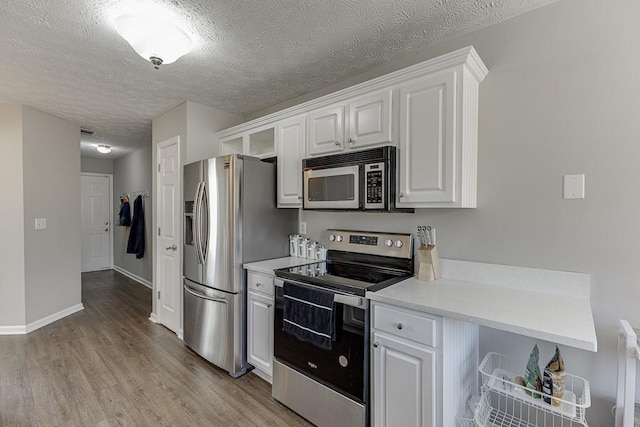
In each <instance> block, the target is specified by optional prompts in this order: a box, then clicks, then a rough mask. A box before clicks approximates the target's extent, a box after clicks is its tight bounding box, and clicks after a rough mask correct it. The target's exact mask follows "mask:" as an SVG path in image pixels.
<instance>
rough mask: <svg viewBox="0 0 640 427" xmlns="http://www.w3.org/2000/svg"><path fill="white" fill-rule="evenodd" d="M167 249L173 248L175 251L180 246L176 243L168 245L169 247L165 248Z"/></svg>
mask: <svg viewBox="0 0 640 427" xmlns="http://www.w3.org/2000/svg"><path fill="white" fill-rule="evenodd" d="M165 249H166V250H169V249H171V250H172V251H175V250H176V249H178V246H176V245H171V246H169V247H167V248H165Z"/></svg>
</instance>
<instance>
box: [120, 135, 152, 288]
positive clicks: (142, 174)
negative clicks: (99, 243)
mask: <svg viewBox="0 0 640 427" xmlns="http://www.w3.org/2000/svg"><path fill="white" fill-rule="evenodd" d="M151 171H152V169H151V145H149V147H146V148H141V149H139V150H136V151H134V152H132V153H130V154H127V155H126V156H122V157H118V158H117V159H115V160H114V161H113V198H114V201H113V206H114V210H115V211H116V212H115V213H114V215H115V216H114V221H115V222H116V223H117V220H118V217H117V214H118V211H119V209H120V195H121V194H131V195H132V197H131V200H130V204H131V208H132V212H131V213H132V215H133V202H134V200H135V198H134V197H133V192H135V191H147V192H148V193H149V196H150V197H148V198H146V199H143V204H144V213H145V217H144V220H145V254H144V257H142V258H140V259H137V258H136V256H135V254H128V253H127V242H128V240H129V228H125V227H115V228H114V229H113V263H114V264H115V265H116V266H118V267H120V268H122V269H124V270H126V271H128V272H130V273H133V274H135V275H136V276H139V277H141V278H143V279H145V280H147V281H149V282H151V276H152V275H151V265H152V262H151V261H152V251H151V230H152V228H151V219H152V218H151V212H152V206H153V197H151Z"/></svg>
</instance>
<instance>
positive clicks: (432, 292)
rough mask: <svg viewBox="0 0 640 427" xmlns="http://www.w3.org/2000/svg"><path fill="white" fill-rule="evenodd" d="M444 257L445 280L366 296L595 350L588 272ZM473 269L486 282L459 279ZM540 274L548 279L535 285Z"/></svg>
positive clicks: (416, 282) (407, 283) (394, 287)
mask: <svg viewBox="0 0 640 427" xmlns="http://www.w3.org/2000/svg"><path fill="white" fill-rule="evenodd" d="M441 261H442V275H443V278H442V279H439V280H436V281H433V282H423V281H419V280H417V279H415V278H411V279H408V280H405V281H403V282H400V283H397V284H395V285H392V286H390V287H388V288H385V289H382V290H380V291H377V292H367V298H369V299H370V300H374V301H380V302H385V303H388V304H393V305H397V306H401V307H405V308H410V309H414V310H418V311H422V312H426V313H431V314H436V315H439V316H444V317H450V318H454V319H459V320H463V321H468V322H473V323H476V324H479V325H482V326H487V327H490V328H494V329H499V330H503V331H507V332H513V333H516V334H521V335H526V336H529V337H533V338H538V339H542V340H545V341H550V342H554V343H557V344H563V345H568V346H571V347H576V348H580V349H583V350H589V351H597V346H598V344H597V339H596V333H595V327H594V323H593V315H592V313H591V303H590V300H589V286H590V277H589V275H588V274H581V273H567V272H556V271H550V270H537V269H528V268H519V267H509V266H497V265H494V264H481V263H469V262H466V261H454V260H441ZM485 266H486V268H485ZM471 272H472V273H473V277H479V280H481V281H482V283H479V282H477V281H475V280H474V281H473V282H472V281H468V280H458V279H459V278H461V277H463V278H467V277H469V276H470V273H471ZM476 274H477V275H476ZM447 276H449V277H447ZM542 278H544V279H545V280H546V281H544V283H543V282H540V283H536V281H537V280H540V279H542ZM492 279H493V280H495V283H492V282H491V281H492Z"/></svg>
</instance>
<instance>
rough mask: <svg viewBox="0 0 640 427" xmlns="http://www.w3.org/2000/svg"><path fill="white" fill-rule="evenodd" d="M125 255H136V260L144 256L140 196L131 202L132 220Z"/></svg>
mask: <svg viewBox="0 0 640 427" xmlns="http://www.w3.org/2000/svg"><path fill="white" fill-rule="evenodd" d="M127 253H128V254H136V258H142V257H143V256H144V211H143V210H142V196H138V197H136V200H135V201H134V202H133V220H132V221H131V230H130V231H129V242H128V243H127Z"/></svg>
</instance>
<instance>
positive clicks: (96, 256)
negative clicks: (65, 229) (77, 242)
mask: <svg viewBox="0 0 640 427" xmlns="http://www.w3.org/2000/svg"><path fill="white" fill-rule="evenodd" d="M80 182H81V196H80V198H81V202H80V203H81V209H82V213H81V223H82V226H81V227H82V232H81V235H82V243H81V245H82V271H96V270H105V269H108V268H111V202H110V200H111V177H110V176H108V175H93V174H82V175H81V176H80Z"/></svg>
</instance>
